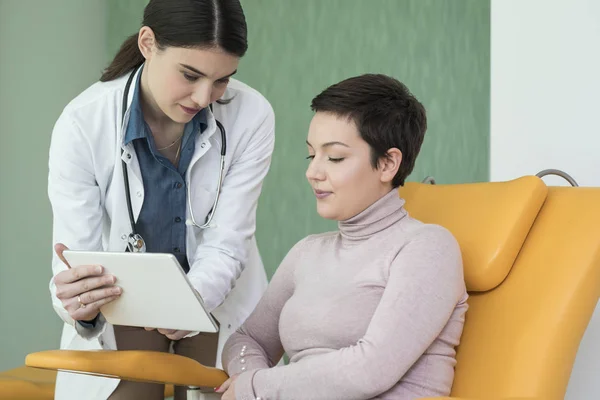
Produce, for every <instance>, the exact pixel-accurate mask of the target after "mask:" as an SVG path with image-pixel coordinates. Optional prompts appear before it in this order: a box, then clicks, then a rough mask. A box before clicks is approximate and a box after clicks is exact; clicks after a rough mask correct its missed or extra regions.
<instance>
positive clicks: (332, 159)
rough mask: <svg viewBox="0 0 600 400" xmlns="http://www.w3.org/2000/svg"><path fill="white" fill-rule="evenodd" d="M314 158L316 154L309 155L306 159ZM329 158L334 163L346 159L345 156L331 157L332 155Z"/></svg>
mask: <svg viewBox="0 0 600 400" xmlns="http://www.w3.org/2000/svg"><path fill="white" fill-rule="evenodd" d="M313 158H315V156H307V157H306V159H307V160H312V159H313ZM328 159H329V161H331V162H332V163H339V162H342V161H344V158H343V157H342V158H331V157H329V158H328Z"/></svg>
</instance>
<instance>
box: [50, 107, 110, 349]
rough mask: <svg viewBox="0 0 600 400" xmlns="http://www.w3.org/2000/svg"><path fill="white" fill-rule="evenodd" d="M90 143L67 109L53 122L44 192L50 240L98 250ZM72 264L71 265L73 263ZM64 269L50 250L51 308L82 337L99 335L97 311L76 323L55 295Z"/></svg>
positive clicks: (98, 219) (99, 223)
mask: <svg viewBox="0 0 600 400" xmlns="http://www.w3.org/2000/svg"><path fill="white" fill-rule="evenodd" d="M92 160H93V155H92V149H91V148H90V144H89V143H88V141H87V140H86V138H85V137H84V136H83V134H82V132H81V130H80V128H79V127H78V126H77V125H76V124H75V122H74V121H73V119H72V118H71V117H70V116H69V114H68V113H66V112H64V113H63V114H62V115H61V116H60V117H59V119H58V121H57V122H56V124H55V126H54V129H53V132H52V140H51V143H50V154H49V164H48V167H49V174H48V196H49V199H50V203H51V206H52V213H53V227H52V243H54V244H56V243H63V244H65V245H66V246H67V247H68V248H71V249H77V250H102V208H101V205H100V188H99V187H98V185H97V183H96V179H95V174H94V166H93V163H92ZM73 267H75V266H73ZM67 269H68V267H67V265H66V264H65V263H64V262H63V261H62V260H61V259H60V258H59V256H58V255H57V254H56V252H54V251H53V252H52V274H53V277H52V279H51V280H50V293H51V298H52V305H53V307H54V310H55V311H56V313H57V314H58V315H59V317H61V318H62V320H63V321H64V322H65V323H67V324H69V325H73V326H74V327H75V329H76V330H77V332H78V333H79V334H80V335H81V336H83V337H85V338H89V339H91V338H94V337H97V336H99V335H100V334H101V333H102V331H103V330H104V325H105V320H104V318H103V317H102V316H101V315H100V316H99V317H98V318H97V319H96V320H95V321H94V324H87V325H85V326H84V325H81V324H79V323H76V322H75V320H74V319H73V318H72V317H71V316H70V314H69V312H68V311H67V310H66V309H65V307H64V305H63V302H62V301H61V300H60V299H59V298H58V297H57V288H56V284H55V278H56V276H57V275H58V274H59V273H61V272H63V271H66V270H67Z"/></svg>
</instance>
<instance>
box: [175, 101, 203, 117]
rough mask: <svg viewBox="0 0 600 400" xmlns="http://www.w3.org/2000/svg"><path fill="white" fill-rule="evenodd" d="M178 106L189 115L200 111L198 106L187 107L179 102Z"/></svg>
mask: <svg viewBox="0 0 600 400" xmlns="http://www.w3.org/2000/svg"><path fill="white" fill-rule="evenodd" d="M179 106H180V107H181V109H182V110H183V111H184V112H185V113H186V114H190V115H194V114H197V113H198V111H200V109H199V108H189V107H185V106H182V105H181V104H180V105H179Z"/></svg>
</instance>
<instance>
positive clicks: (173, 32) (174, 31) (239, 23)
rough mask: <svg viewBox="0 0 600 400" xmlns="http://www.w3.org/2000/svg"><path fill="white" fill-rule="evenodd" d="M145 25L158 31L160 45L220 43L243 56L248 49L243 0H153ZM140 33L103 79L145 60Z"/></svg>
mask: <svg viewBox="0 0 600 400" xmlns="http://www.w3.org/2000/svg"><path fill="white" fill-rule="evenodd" d="M142 26H148V27H149V28H150V29H152V31H153V32H154V36H155V37H156V44H157V46H158V47H159V48H165V47H187V48H201V49H209V48H215V47H219V48H221V49H222V50H224V51H226V52H227V53H229V54H231V55H234V56H237V57H243V56H244V54H245V53H246V50H247V49H248V41H247V27H246V17H245V16H244V11H243V10H242V6H241V4H240V2H239V0H150V2H149V3H148V5H146V8H145V9H144V18H143V21H142ZM137 41H138V33H136V34H134V35H131V36H130V37H128V38H127V39H126V40H125V42H123V44H122V45H121V48H120V49H119V51H118V52H117V55H116V56H115V58H114V59H113V60H112V62H111V63H110V65H109V66H108V67H107V68H106V69H105V70H104V72H103V74H102V77H101V78H100V81H102V82H106V81H110V80H113V79H116V78H118V77H120V76H122V75H124V74H126V73H127V72H129V71H131V70H132V69H133V68H136V67H139V66H140V65H142V63H143V62H144V57H143V56H142V53H141V52H140V50H139V47H138V43H137Z"/></svg>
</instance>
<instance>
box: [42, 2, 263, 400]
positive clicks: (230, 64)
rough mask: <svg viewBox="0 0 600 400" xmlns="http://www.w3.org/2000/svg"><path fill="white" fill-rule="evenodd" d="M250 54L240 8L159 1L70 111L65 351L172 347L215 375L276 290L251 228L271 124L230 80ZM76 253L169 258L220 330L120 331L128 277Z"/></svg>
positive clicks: (59, 175) (63, 380)
mask: <svg viewBox="0 0 600 400" xmlns="http://www.w3.org/2000/svg"><path fill="white" fill-rule="evenodd" d="M246 49H247V41H246V22H245V17H244V13H243V10H242V8H241V5H240V3H239V1H238V0H151V1H150V2H149V4H148V5H147V6H146V8H145V10H144V18H143V23H142V28H141V29H140V31H139V32H138V33H137V34H135V35H133V36H131V37H130V38H128V39H127V40H126V41H125V42H124V43H123V45H122V46H121V48H120V50H119V52H118V54H117V55H116V57H115V58H114V60H113V61H112V63H111V64H110V65H109V67H108V68H107V69H106V70H105V71H104V74H103V75H102V77H101V79H100V82H97V83H95V84H94V85H92V86H91V87H89V88H88V89H86V90H85V91H84V92H83V93H81V94H80V95H79V96H77V97H76V98H75V99H74V100H73V101H71V102H70V103H69V104H68V105H67V107H66V108H65V109H64V111H63V112H62V114H61V116H60V117H59V119H58V121H57V122H56V125H55V127H54V130H53V133H52V140H51V146H50V159H49V188H48V193H49V198H50V202H51V205H52V210H53V215H54V225H53V243H54V244H55V245H54V250H55V252H54V256H53V263H52V269H53V277H52V279H51V281H50V291H51V294H52V300H53V306H54V308H55V310H56V311H57V313H58V315H59V316H60V317H61V318H62V319H63V320H64V322H65V325H64V329H63V334H62V339H61V348H62V349H84V350H92V349H146V350H157V351H170V348H172V350H173V351H174V352H176V353H178V354H182V355H186V356H188V357H192V358H195V359H196V360H198V361H199V362H202V363H204V364H206V365H211V366H219V362H218V360H219V359H220V352H221V348H222V345H223V344H224V342H225V340H226V339H227V338H228V337H229V335H230V334H231V333H233V332H234V331H235V330H236V329H237V328H238V326H239V325H241V323H242V322H243V321H244V320H245V319H246V317H247V316H248V315H249V314H250V312H251V311H252V310H253V309H254V307H255V305H256V304H257V302H258V300H259V299H260V297H261V295H262V293H263V291H264V290H265V289H266V285H267V279H266V274H265V272H264V268H263V266H262V262H261V260H260V256H259V254H258V250H257V247H256V241H255V239H254V232H255V223H256V207H257V201H258V198H259V195H260V192H261V187H262V182H263V179H264V177H265V175H266V174H267V171H268V169H269V166H270V160H271V154H272V151H273V144H274V115H273V111H272V108H271V106H270V104H269V103H268V101H267V100H265V98H264V97H263V96H261V94H259V93H258V92H257V91H256V90H253V89H252V88H250V87H248V86H247V85H245V84H243V83H241V82H239V81H236V80H234V79H232V78H231V77H232V75H234V74H235V72H236V70H237V68H238V63H239V60H240V58H241V57H242V56H243V55H244V53H245V52H246ZM67 248H68V249H73V250H95V251H113V252H114V251H147V252H168V253H172V254H173V255H175V256H176V257H177V259H178V260H179V262H180V264H181V265H182V267H183V268H184V269H185V270H186V271H188V273H187V275H188V278H189V280H190V282H191V283H192V285H193V286H194V288H195V289H196V290H197V292H198V293H199V295H200V296H201V297H202V299H203V301H204V305H205V307H206V308H207V310H208V311H209V312H211V313H212V314H213V316H214V317H215V319H216V320H217V321H218V322H219V324H220V331H219V333H218V334H214V335H211V334H197V335H194V333H190V332H183V331H171V330H159V331H157V330H146V329H143V328H133V327H122V326H112V325H110V324H109V323H108V322H106V320H105V319H104V318H103V316H102V314H101V313H99V307H100V306H102V305H104V304H106V303H108V302H110V301H113V300H115V299H117V298H118V297H119V295H120V293H121V289H120V288H119V286H118V283H119V282H118V277H114V276H111V275H108V274H103V271H102V267H98V266H85V265H68V263H67V262H66V260H65V259H64V257H63V255H62V252H63V251H64V250H65V249H67ZM234 286H235V289H234ZM156 295H157V296H161V295H163V294H161V293H157V294H156ZM163 296H164V295H163ZM150 328H151V327H150ZM163 389H164V388H163V387H162V386H160V385H155V384H143V383H133V382H125V381H119V380H117V379H109V378H101V377H93V376H86V375H75V374H65V373H59V376H58V378H57V385H56V399H58V400H61V399H82V398H85V399H107V398H110V399H138V398H139V399H162V398H163V397H162V395H163ZM184 395H185V392H184V391H183V390H182V388H176V396H175V398H176V399H180V398H183V396H184Z"/></svg>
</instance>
